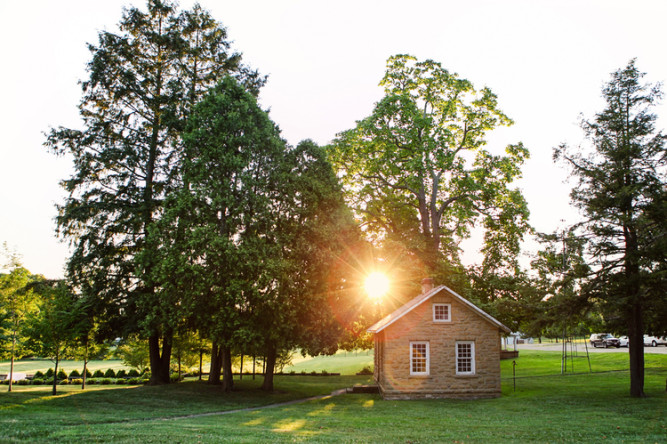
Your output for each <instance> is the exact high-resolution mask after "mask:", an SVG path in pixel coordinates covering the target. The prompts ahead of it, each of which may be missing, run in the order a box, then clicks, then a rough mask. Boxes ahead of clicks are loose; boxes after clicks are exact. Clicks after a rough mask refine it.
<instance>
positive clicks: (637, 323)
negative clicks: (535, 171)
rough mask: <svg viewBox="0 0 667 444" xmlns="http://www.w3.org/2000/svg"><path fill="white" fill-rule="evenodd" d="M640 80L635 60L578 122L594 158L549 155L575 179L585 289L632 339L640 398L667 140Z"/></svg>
mask: <svg viewBox="0 0 667 444" xmlns="http://www.w3.org/2000/svg"><path fill="white" fill-rule="evenodd" d="M643 76H644V74H643V73H641V72H640V71H639V70H638V69H637V67H636V66H635V61H634V60H632V61H630V63H629V64H628V65H627V66H626V67H625V68H623V69H620V70H618V71H616V72H614V73H613V74H612V76H611V80H610V81H609V82H608V83H607V85H606V86H605V87H604V89H603V91H602V92H603V96H604V98H605V100H606V102H607V105H606V108H605V109H604V110H603V111H602V112H600V113H598V114H596V115H595V117H594V119H592V120H590V121H589V120H585V121H583V122H582V128H583V130H584V132H585V134H586V137H587V138H588V140H590V142H591V143H592V146H593V151H592V152H591V153H589V154H582V153H581V152H580V151H579V150H573V149H571V148H568V147H566V146H561V147H560V148H558V149H556V150H555V152H554V157H555V158H557V159H562V160H563V161H564V162H565V163H566V164H567V165H568V166H569V167H570V168H571V170H572V173H573V175H574V176H575V177H577V179H578V183H577V185H576V186H575V187H574V189H573V191H572V194H571V197H572V200H573V202H574V204H575V205H576V206H577V207H578V208H579V209H580V210H581V212H582V214H583V216H584V222H583V223H582V224H581V228H582V229H583V230H584V234H585V236H586V237H588V238H589V246H590V248H589V251H588V253H589V255H590V258H591V261H592V262H593V264H592V266H593V272H594V274H593V276H592V278H591V280H590V282H589V283H588V285H587V286H586V288H584V289H583V291H584V294H586V295H588V296H589V297H592V298H595V299H596V300H597V301H599V302H600V304H601V307H602V309H603V313H605V315H606V319H607V320H608V321H609V322H610V325H612V326H615V327H617V328H616V329H617V330H618V331H623V332H625V333H627V335H628V336H629V349H630V394H631V396H633V397H642V396H644V347H643V335H644V333H645V332H646V320H647V316H648V315H649V312H651V311H653V308H655V309H657V310H663V312H664V308H661V307H664V306H665V305H666V304H667V297H666V295H665V291H664V289H665V286H664V283H665V277H664V276H665V274H664V273H665V264H666V263H667V254H666V252H667V248H666V247H667V243H666V242H667V241H666V240H665V238H666V236H665V235H666V234H667V189H666V188H665V183H666V179H667V151H666V150H665V138H666V137H667V136H665V135H664V134H662V132H660V131H656V129H655V121H656V118H657V116H656V115H655V114H653V113H651V107H652V106H653V105H655V103H656V101H657V100H658V99H659V98H660V97H661V95H662V94H661V91H660V87H659V85H657V86H654V85H650V84H646V83H642V81H641V79H642V77H643ZM666 324H667V321H666V320H665V318H663V319H662V320H661V321H658V320H655V323H653V325H651V329H652V330H653V331H654V332H656V331H658V330H659V331H660V332H661V333H664V332H665V330H667V325H666Z"/></svg>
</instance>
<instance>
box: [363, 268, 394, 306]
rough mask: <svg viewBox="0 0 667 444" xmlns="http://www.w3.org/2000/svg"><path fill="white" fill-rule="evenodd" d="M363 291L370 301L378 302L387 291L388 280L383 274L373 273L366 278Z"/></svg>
mask: <svg viewBox="0 0 667 444" xmlns="http://www.w3.org/2000/svg"><path fill="white" fill-rule="evenodd" d="M364 289H365V290H366V293H368V296H369V297H370V298H371V299H375V300H379V299H380V298H382V296H384V295H385V294H387V292H388V291H389V278H388V277H387V275H385V274H384V273H380V272H379V271H374V272H373V273H371V274H369V275H368V277H367V278H366V281H365V282H364Z"/></svg>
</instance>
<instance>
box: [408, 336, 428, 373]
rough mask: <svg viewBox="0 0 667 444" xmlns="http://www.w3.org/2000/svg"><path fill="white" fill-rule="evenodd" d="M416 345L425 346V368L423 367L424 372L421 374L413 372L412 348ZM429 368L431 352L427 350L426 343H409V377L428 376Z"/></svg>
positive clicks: (413, 356)
mask: <svg viewBox="0 0 667 444" xmlns="http://www.w3.org/2000/svg"><path fill="white" fill-rule="evenodd" d="M416 345H425V346H426V366H425V371H423V372H416V371H414V370H413V369H414V367H413V364H414V358H415V355H414V347H415V346H416ZM430 368H431V352H430V348H429V343H428V341H410V375H411V376H428V375H429V371H430Z"/></svg>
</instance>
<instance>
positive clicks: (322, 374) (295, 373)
mask: <svg viewBox="0 0 667 444" xmlns="http://www.w3.org/2000/svg"><path fill="white" fill-rule="evenodd" d="M276 375H289V376H296V375H299V376H306V375H308V376H340V373H331V372H328V371H326V370H322V371H321V372H316V371H312V372H306V371H305V370H302V371H301V372H299V373H297V372H295V371H294V370H292V371H291V372H289V373H282V372H281V373H276Z"/></svg>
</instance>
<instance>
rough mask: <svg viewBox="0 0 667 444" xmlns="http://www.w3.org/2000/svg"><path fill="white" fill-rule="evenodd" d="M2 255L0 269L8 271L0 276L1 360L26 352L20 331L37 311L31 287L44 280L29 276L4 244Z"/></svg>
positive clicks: (18, 258)
mask: <svg viewBox="0 0 667 444" xmlns="http://www.w3.org/2000/svg"><path fill="white" fill-rule="evenodd" d="M1 256H2V260H3V262H2V263H1V264H0V270H2V269H5V270H7V271H8V273H0V359H3V360H4V359H11V358H16V357H19V356H21V355H23V354H25V353H27V352H29V350H27V349H26V337H25V334H24V331H23V329H24V326H25V325H24V324H25V320H26V318H27V317H29V316H30V315H31V314H33V313H34V312H35V311H36V310H37V299H38V295H36V294H35V293H34V292H33V291H32V289H31V288H30V284H31V283H33V282H35V281H39V280H41V279H43V278H42V277H41V276H33V275H31V274H30V272H29V271H28V270H27V269H26V268H24V267H23V266H22V265H21V260H20V256H19V255H18V253H16V252H15V251H12V250H10V249H9V247H8V246H7V244H6V243H3V245H2V254H1Z"/></svg>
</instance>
